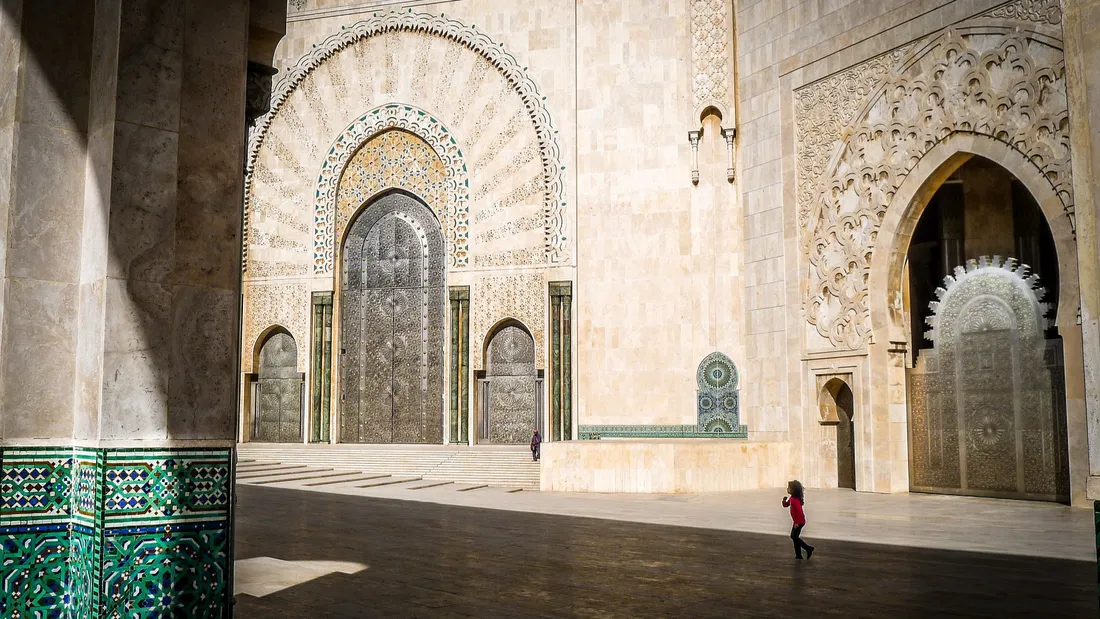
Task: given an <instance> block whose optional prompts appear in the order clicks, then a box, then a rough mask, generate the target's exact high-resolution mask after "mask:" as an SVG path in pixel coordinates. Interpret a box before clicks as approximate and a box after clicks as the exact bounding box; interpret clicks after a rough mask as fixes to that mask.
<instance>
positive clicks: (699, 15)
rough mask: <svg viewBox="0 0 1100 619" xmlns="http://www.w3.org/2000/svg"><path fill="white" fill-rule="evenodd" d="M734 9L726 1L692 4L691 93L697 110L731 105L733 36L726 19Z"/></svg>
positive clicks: (715, 0)
mask: <svg viewBox="0 0 1100 619" xmlns="http://www.w3.org/2000/svg"><path fill="white" fill-rule="evenodd" d="M730 6H732V5H731V4H730V3H729V2H723V1H722V0H692V2H691V59H692V71H693V73H694V76H693V79H692V84H691V92H692V95H693V96H694V103H695V109H696V110H697V111H698V110H702V109H703V107H704V106H706V105H707V104H708V103H709V102H712V101H716V102H721V103H722V104H724V105H725V106H728V105H729V92H730V87H729V83H730V66H729V59H730V54H729V49H730V42H729V38H730V37H729V27H728V26H727V25H726V17H727V14H728V11H729V7H730ZM696 120H698V119H696ZM724 120H725V121H726V122H729V121H730V119H728V118H727V119H724Z"/></svg>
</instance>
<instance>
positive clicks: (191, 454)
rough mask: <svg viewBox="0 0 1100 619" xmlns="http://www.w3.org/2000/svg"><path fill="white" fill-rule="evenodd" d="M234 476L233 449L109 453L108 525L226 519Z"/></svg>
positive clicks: (106, 507) (107, 469) (105, 507)
mask: <svg viewBox="0 0 1100 619" xmlns="http://www.w3.org/2000/svg"><path fill="white" fill-rule="evenodd" d="M229 475H230V466H229V451H228V450H222V451H209V450H199V451H173V452H142V451H138V452H130V451H111V452H108V453H107V460H106V470H105V472H104V479H105V482H104V483H105V486H104V501H103V509H104V516H105V518H106V521H107V522H106V526H108V527H111V526H126V525H135V524H138V523H149V524H166V523H179V522H185V521H193V520H221V519H224V518H226V517H227V515H228V509H229Z"/></svg>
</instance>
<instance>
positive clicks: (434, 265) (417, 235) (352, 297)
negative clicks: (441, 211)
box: [340, 193, 444, 443]
mask: <svg viewBox="0 0 1100 619" xmlns="http://www.w3.org/2000/svg"><path fill="white" fill-rule="evenodd" d="M342 262H343V265H342V266H343V271H342V276H343V286H342V290H341V293H342V299H343V303H342V308H343V309H342V311H343V316H342V318H341V322H342V334H341V339H342V343H343V344H342V347H341V366H340V372H341V382H340V385H341V387H340V390H341V440H342V441H344V442H359V443H440V442H442V441H443V311H444V285H443V284H444V281H443V235H442V233H441V231H440V227H439V223H438V221H437V220H436V219H435V216H434V215H433V214H432V213H431V211H429V210H428V208H427V207H426V206H425V205H424V204H423V203H421V202H420V201H419V200H417V199H415V198H413V197H411V196H408V195H405V194H401V193H391V194H387V195H386V196H383V197H382V198H379V199H378V200H377V201H376V202H375V203H374V204H371V205H370V206H369V207H367V208H366V209H365V210H364V211H363V212H362V213H361V214H360V215H359V217H358V218H357V219H356V220H355V222H354V223H353V224H352V225H351V229H350V231H349V232H348V235H347V240H346V241H345V243H344V255H343V261H342Z"/></svg>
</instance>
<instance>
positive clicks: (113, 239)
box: [107, 122, 179, 283]
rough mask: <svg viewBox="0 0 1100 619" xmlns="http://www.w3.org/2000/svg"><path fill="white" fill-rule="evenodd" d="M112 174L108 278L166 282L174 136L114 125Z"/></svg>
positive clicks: (173, 202) (173, 199)
mask: <svg viewBox="0 0 1100 619" xmlns="http://www.w3.org/2000/svg"><path fill="white" fill-rule="evenodd" d="M114 141H115V145H114V152H115V156H114V164H113V168H112V176H111V185H110V189H111V202H110V204H111V207H110V208H111V218H110V230H111V232H110V244H111V252H110V263H109V265H108V270H107V273H108V275H109V276H110V277H121V278H130V279H134V280H140V281H146V282H160V283H166V282H168V281H170V276H171V275H172V272H173V269H174V266H175V264H174V263H175V261H174V253H175V252H174V241H175V226H176V199H177V174H178V168H177V151H178V147H179V135H178V134H177V133H175V132H173V131H165V130H161V129H156V128H153V127H146V126H141V125H135V124H131V123H129V122H119V123H117V124H116V126H115V135H114Z"/></svg>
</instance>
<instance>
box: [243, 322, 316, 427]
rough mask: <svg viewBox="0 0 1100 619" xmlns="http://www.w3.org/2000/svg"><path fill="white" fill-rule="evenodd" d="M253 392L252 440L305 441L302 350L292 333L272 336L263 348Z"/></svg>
mask: <svg viewBox="0 0 1100 619" xmlns="http://www.w3.org/2000/svg"><path fill="white" fill-rule="evenodd" d="M259 357H260V358H259V372H258V377H257V380H256V382H255V387H254V389H255V391H254V392H253V399H252V401H253V403H254V404H253V424H252V440H254V441H258V442H264V443H295V442H299V441H301V440H302V386H303V382H304V381H303V380H302V375H301V374H299V373H298V346H297V345H296V344H295V343H294V338H293V337H291V335H290V334H289V333H284V332H277V333H273V334H271V336H269V337H268V338H267V340H265V341H264V343H263V346H262V347H260V355H259Z"/></svg>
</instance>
